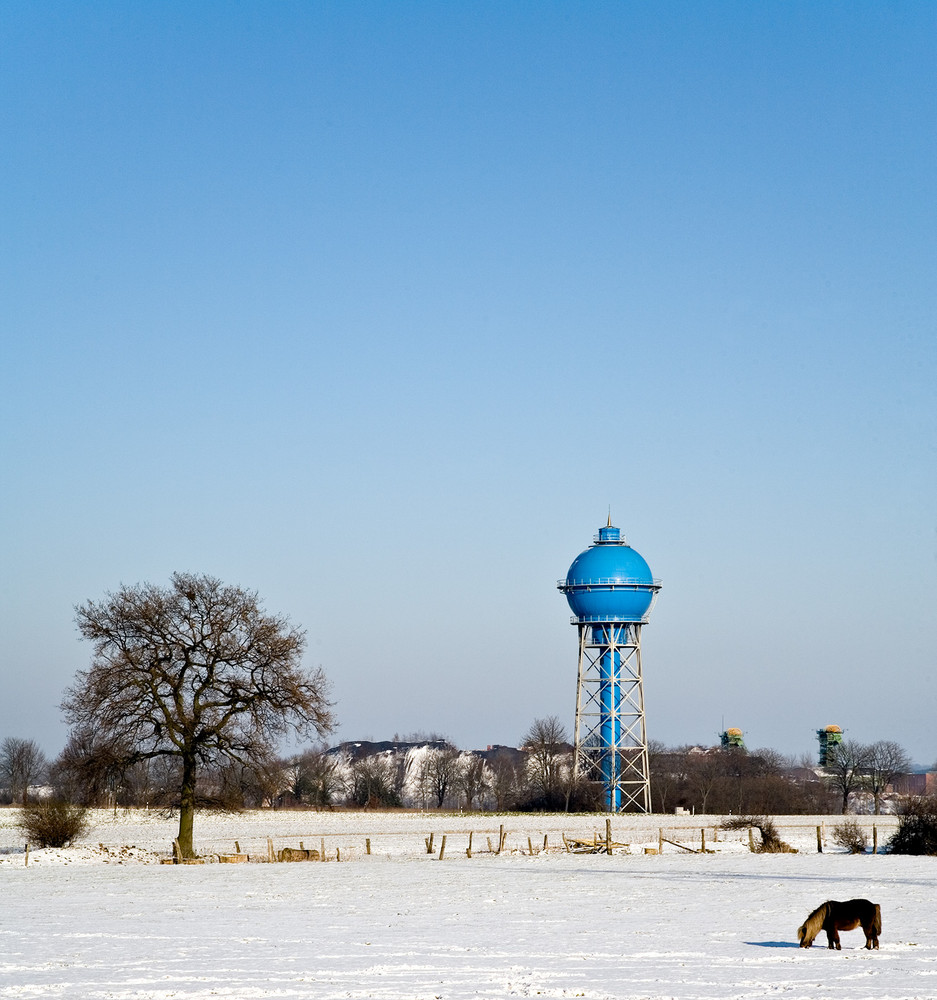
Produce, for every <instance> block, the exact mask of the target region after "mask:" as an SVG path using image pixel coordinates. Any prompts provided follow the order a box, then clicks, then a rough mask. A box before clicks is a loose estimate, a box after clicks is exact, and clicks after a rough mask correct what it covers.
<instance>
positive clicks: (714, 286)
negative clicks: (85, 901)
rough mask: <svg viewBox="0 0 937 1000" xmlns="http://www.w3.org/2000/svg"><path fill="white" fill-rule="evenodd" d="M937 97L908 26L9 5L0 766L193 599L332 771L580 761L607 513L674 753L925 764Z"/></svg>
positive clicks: (0, 283)
mask: <svg viewBox="0 0 937 1000" xmlns="http://www.w3.org/2000/svg"><path fill="white" fill-rule="evenodd" d="M935 65H937V8H935V7H934V6H933V5H932V4H925V3H919V4H916V3H904V4H870V3H854V4H845V3H843V4H834V3H830V4H815V3H809V4H808V3H771V2H766V3H760V4H748V3H700V4H637V3H634V4H632V3H584V4H560V3H513V4H504V3H466V4H461V5H457V4H442V3H399V4H371V3H353V2H349V3H335V4H330V3H316V4H298V3H286V2H282V3H240V4H229V3H173V2H166V3H161V4H139V3H138V4H119V3H109V4H105V3H91V4H84V5H76V4H72V3H41V4H40V3H15V4H14V3H5V4H3V9H2V18H0V126H2V133H3V141H2V143H0V218H2V219H3V224H2V225H0V257H2V261H3V264H2V269H0V324H2V356H0V380H2V381H0V408H2V409H0V415H2V431H0V433H2V440H0V444H2V467H3V470H4V475H3V490H2V493H0V517H2V519H3V523H4V525H5V531H4V539H5V540H4V545H3V550H2V565H0V616H2V617H0V683H2V690H3V692H4V697H3V698H2V700H0V737H3V736H7V735H15V736H23V737H31V738H35V739H37V740H39V742H40V743H42V745H43V746H44V747H45V748H46V750H47V752H49V753H50V754H54V753H57V752H58V750H59V749H60V748H61V745H62V743H63V742H64V738H65V729H64V727H63V724H62V721H61V719H60V715H59V712H58V708H57V706H58V704H59V701H60V699H61V695H62V691H63V689H64V688H65V686H66V685H67V684H68V683H69V682H70V681H71V679H72V678H73V676H74V672H75V671H76V670H77V669H80V668H82V667H84V666H86V665H87V663H88V658H89V649H88V648H87V647H86V646H85V645H83V644H82V643H81V642H80V641H79V639H78V635H77V632H76V630H75V627H74V622H73V607H74V605H76V604H78V603H80V602H82V601H84V600H86V599H88V598H92V599H98V598H101V597H103V596H104V595H105V594H106V593H107V592H108V591H109V590H113V589H115V588H117V587H118V586H119V585H120V584H121V583H128V584H132V583H137V582H140V581H144V580H147V581H151V582H157V583H158V582H165V581H167V580H168V578H169V576H170V574H171V573H172V572H173V571H174V570H184V571H194V572H206V573H211V574H213V575H215V576H218V577H220V578H221V579H223V580H225V581H226V582H230V583H238V584H241V585H243V586H246V587H249V588H252V589H256V590H257V591H259V593H260V594H261V596H262V597H263V598H264V600H265V602H266V605H267V606H268V608H270V609H271V610H274V611H277V612H283V613H286V614H288V615H289V616H290V617H291V619H292V620H293V621H294V622H296V623H298V624H300V625H302V626H303V627H305V628H306V629H307V631H308V639H309V650H308V662H309V663H310V665H319V664H321V665H322V667H323V668H324V669H325V671H326V672H327V674H328V675H329V677H330V678H331V681H332V685H333V697H334V698H335V701H336V712H337V715H338V718H339V721H340V724H341V726H340V729H339V731H338V733H337V734H336V737H335V738H336V739H339V738H345V739H355V738H374V739H382V738H389V737H390V736H392V735H393V734H394V733H395V732H398V733H406V732H411V731H414V730H433V731H438V732H442V733H445V734H447V735H448V736H449V737H450V738H451V739H453V740H454V741H455V742H456V743H458V744H459V745H461V746H464V747H474V746H484V745H487V744H489V743H513V742H516V741H517V740H518V739H519V738H520V737H521V735H522V734H523V732H524V731H525V729H526V728H527V726H528V725H529V723H530V722H531V721H532V720H533V719H534V718H536V717H538V716H544V715H552V714H555V715H558V716H560V717H561V718H562V719H563V720H564V721H565V722H566V723H567V725H568V726H569V727H570V728H571V726H572V715H573V708H574V693H575V692H574V688H575V676H576V638H575V632H574V629H573V628H572V627H571V626H570V625H569V612H568V609H567V607H566V604H565V601H564V599H563V598H562V596H561V595H560V594H559V593H558V592H557V591H556V589H555V584H556V581H557V579H559V578H560V577H561V576H563V575H564V574H565V572H566V570H567V568H568V566H569V564H570V562H571V561H572V560H573V558H574V557H575V556H576V555H577V554H578V553H579V552H580V551H581V550H582V549H583V548H585V547H586V546H587V545H588V544H590V543H591V539H592V535H593V533H594V532H595V530H596V528H597V527H598V526H599V525H600V524H602V523H604V522H605V519H606V516H607V513H608V510H609V506H610V507H611V513H612V519H613V521H614V522H615V523H616V524H618V525H619V526H620V527H621V528H622V529H623V531H624V532H625V534H626V535H627V537H628V539H629V541H630V542H631V543H632V544H633V545H634V546H635V548H636V549H637V550H638V551H639V552H641V554H642V555H643V556H644V557H645V558H646V559H647V560H648V562H649V563H650V565H651V568H652V570H653V572H654V575H655V576H658V577H660V578H661V579H662V580H663V588H664V589H663V591H662V592H661V596H660V599H659V601H658V604H657V606H656V608H655V610H654V612H653V617H652V620H651V623H650V624H649V625H648V626H647V628H646V630H645V636H644V638H645V647H644V663H645V696H646V702H647V714H648V729H649V735H650V737H651V738H654V739H660V740H663V741H664V742H666V743H670V744H676V743H685V742H713V741H715V739H716V737H717V734H718V732H719V731H720V729H721V728H722V726H723V725H726V726H730V725H734V726H739V727H741V728H742V729H743V730H744V731H745V733H746V739H747V741H748V743H749V745H750V746H756V747H757V746H772V747H775V748H777V749H779V750H782V751H784V752H786V753H793V754H798V755H799V754H801V753H813V752H814V751H815V747H816V743H815V740H814V731H815V730H816V729H817V728H819V727H821V726H824V725H826V724H828V723H837V724H839V725H841V726H843V727H844V728H845V729H846V731H847V736H849V737H852V738H855V739H858V740H862V741H872V740H876V739H895V740H898V741H899V742H901V743H903V744H904V745H905V746H906V747H907V748H908V749H909V751H910V752H911V753H912V755H913V757H914V758H915V760H916V761H918V762H919V763H922V764H932V763H934V761H935V760H937V742H935V737H934V735H933V733H934V729H933V719H934V718H935V710H937V685H935V681H934V668H935V660H937V656H935V653H937V627H935V608H937V514H935V497H937V474H935V470H937V455H935V441H937V433H935V432H937V426H935V425H937V419H935V411H937V406H935V386H937V337H935V327H937V320H935V316H937V310H935V305H937V301H935V299H937V294H935V287H937V286H935V281H934V275H935V273H937V237H935V233H937V183H935V177H937V162H935V161H937V129H935V120H937V117H935V116H937V75H935V70H934V67H935Z"/></svg>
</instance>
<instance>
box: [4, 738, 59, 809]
mask: <svg viewBox="0 0 937 1000" xmlns="http://www.w3.org/2000/svg"><path fill="white" fill-rule="evenodd" d="M47 766H48V762H47V761H46V755H45V754H44V753H43V752H42V750H41V749H40V747H39V744H38V743H36V741H35V740H22V739H19V738H18V737H16V736H8V737H6V739H5V740H4V741H3V742H2V743H0V780H2V781H4V782H6V783H7V784H8V785H9V788H10V794H11V795H12V796H13V798H14V800H16V799H19V800H20V801H21V802H22V804H23V805H24V806H25V805H26V802H27V799H28V798H29V786H30V785H35V784H38V783H39V782H40V781H41V780H42V779H43V777H44V775H45V773H46V768H47Z"/></svg>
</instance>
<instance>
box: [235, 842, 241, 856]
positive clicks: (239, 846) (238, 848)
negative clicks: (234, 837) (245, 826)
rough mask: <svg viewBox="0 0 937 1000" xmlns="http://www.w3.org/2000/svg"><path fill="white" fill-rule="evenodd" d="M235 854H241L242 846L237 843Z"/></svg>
mask: <svg viewBox="0 0 937 1000" xmlns="http://www.w3.org/2000/svg"><path fill="white" fill-rule="evenodd" d="M234 853H235V854H240V853H241V845H240V844H239V843H238V842H237V841H235V842H234Z"/></svg>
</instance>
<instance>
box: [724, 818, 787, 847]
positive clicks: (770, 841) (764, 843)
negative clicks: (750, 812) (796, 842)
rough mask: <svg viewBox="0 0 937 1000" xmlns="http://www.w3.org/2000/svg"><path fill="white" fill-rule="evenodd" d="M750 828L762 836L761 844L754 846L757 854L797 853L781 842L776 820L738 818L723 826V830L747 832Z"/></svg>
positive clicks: (728, 821) (727, 821)
mask: <svg viewBox="0 0 937 1000" xmlns="http://www.w3.org/2000/svg"><path fill="white" fill-rule="evenodd" d="M748 827H754V828H755V829H756V830H757V831H758V832H759V833H760V834H761V842H760V843H758V844H753V845H752V850H753V851H754V852H755V854H796V853H797V849H796V848H794V847H791V845H790V844H785V843H784V841H783V840H781V838H780V837H779V836H778V828H777V827H776V826H775V825H774V820H772V819H770V818H769V817H767V816H736V817H735V818H734V819H730V820H726V822H725V823H723V824H722V828H723V830H745V829H748Z"/></svg>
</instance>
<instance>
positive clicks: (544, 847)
mask: <svg viewBox="0 0 937 1000" xmlns="http://www.w3.org/2000/svg"><path fill="white" fill-rule="evenodd" d="M548 836H549V835H548V834H546V833H545V834H544V835H543V853H544V854H546V852H547V837H548Z"/></svg>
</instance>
